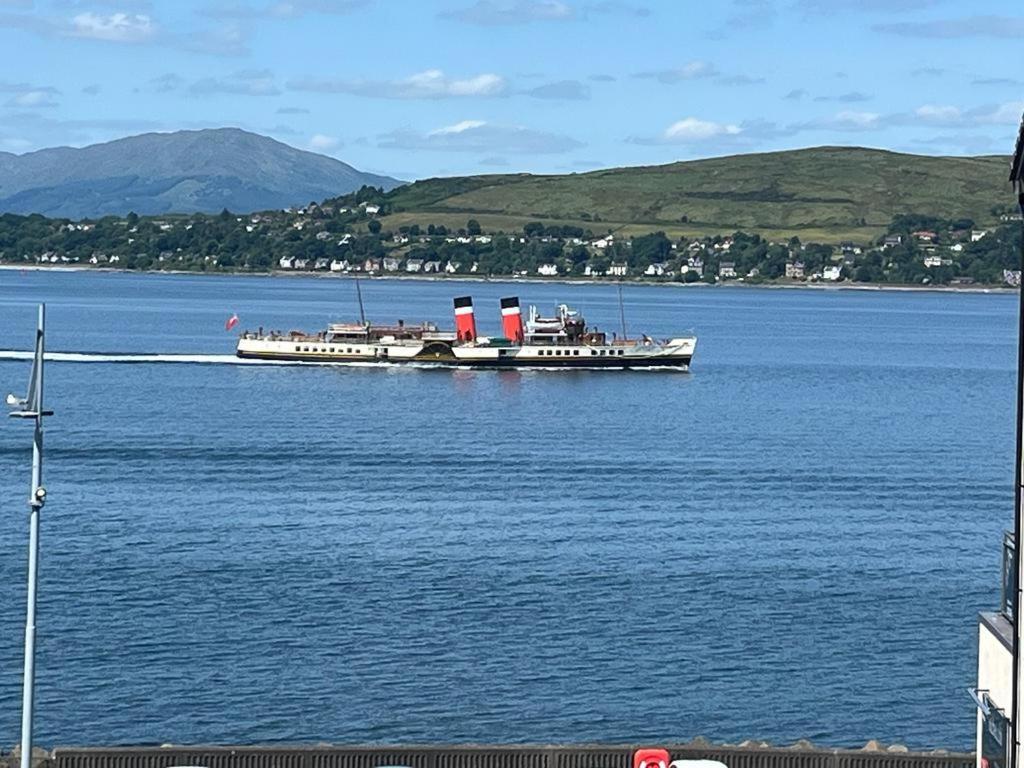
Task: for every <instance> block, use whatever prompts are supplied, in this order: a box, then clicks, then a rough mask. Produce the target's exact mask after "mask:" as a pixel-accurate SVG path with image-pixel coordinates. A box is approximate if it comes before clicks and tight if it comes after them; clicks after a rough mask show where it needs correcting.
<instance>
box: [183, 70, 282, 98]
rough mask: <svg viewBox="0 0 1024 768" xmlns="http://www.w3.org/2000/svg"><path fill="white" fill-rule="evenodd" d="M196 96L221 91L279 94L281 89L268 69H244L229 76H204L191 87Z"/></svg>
mask: <svg viewBox="0 0 1024 768" xmlns="http://www.w3.org/2000/svg"><path fill="white" fill-rule="evenodd" d="M189 90H190V92H191V93H192V94H194V95H196V96H210V95H213V94H219V93H229V94H236V95H239V96H277V95H278V94H279V93H280V92H281V91H280V90H279V89H278V87H277V84H276V83H275V82H274V75H273V73H272V72H271V71H270V70H268V69H258V70H242V71H241V72H235V73H233V74H231V75H228V76H227V77H220V78H217V77H204V78H202V79H201V80H197V81H196V82H194V83H193V84H192V87H191V88H190V89H189Z"/></svg>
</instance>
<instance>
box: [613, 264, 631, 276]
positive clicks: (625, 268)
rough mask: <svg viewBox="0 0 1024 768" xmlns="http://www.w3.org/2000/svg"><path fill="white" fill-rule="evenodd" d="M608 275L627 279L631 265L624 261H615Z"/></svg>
mask: <svg viewBox="0 0 1024 768" xmlns="http://www.w3.org/2000/svg"><path fill="white" fill-rule="evenodd" d="M608 274H609V275H611V276H612V277H625V276H626V275H628V274H629V264H627V263H626V262H624V261H613V262H612V263H611V265H610V266H609V267H608Z"/></svg>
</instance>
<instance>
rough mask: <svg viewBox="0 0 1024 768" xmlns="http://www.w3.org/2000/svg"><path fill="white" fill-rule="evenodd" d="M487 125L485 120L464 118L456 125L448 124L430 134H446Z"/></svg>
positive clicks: (429, 134)
mask: <svg viewBox="0 0 1024 768" xmlns="http://www.w3.org/2000/svg"><path fill="white" fill-rule="evenodd" d="M485 125H487V123H486V122H484V121H483V120H463V121H461V122H458V123H455V125H446V126H445V127H444V128H435V129H434V130H432V131H430V132H429V133H428V134H427V135H428V136H444V135H445V134H451V133H462V132H463V131H470V130H472V129H474V128H481V127H483V126H485Z"/></svg>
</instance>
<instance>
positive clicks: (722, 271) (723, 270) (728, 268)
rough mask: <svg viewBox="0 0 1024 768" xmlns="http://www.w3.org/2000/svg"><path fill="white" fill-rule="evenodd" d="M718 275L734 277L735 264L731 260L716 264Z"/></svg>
mask: <svg viewBox="0 0 1024 768" xmlns="http://www.w3.org/2000/svg"><path fill="white" fill-rule="evenodd" d="M718 276H719V277H736V264H735V263H734V262H732V261H723V262H722V263H721V264H719V265H718Z"/></svg>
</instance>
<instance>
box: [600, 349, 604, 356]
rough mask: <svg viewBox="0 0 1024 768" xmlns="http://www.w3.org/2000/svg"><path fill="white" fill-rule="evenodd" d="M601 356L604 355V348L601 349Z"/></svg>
mask: <svg viewBox="0 0 1024 768" xmlns="http://www.w3.org/2000/svg"><path fill="white" fill-rule="evenodd" d="M601 357H604V350H603V349H602V350H601Z"/></svg>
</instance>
